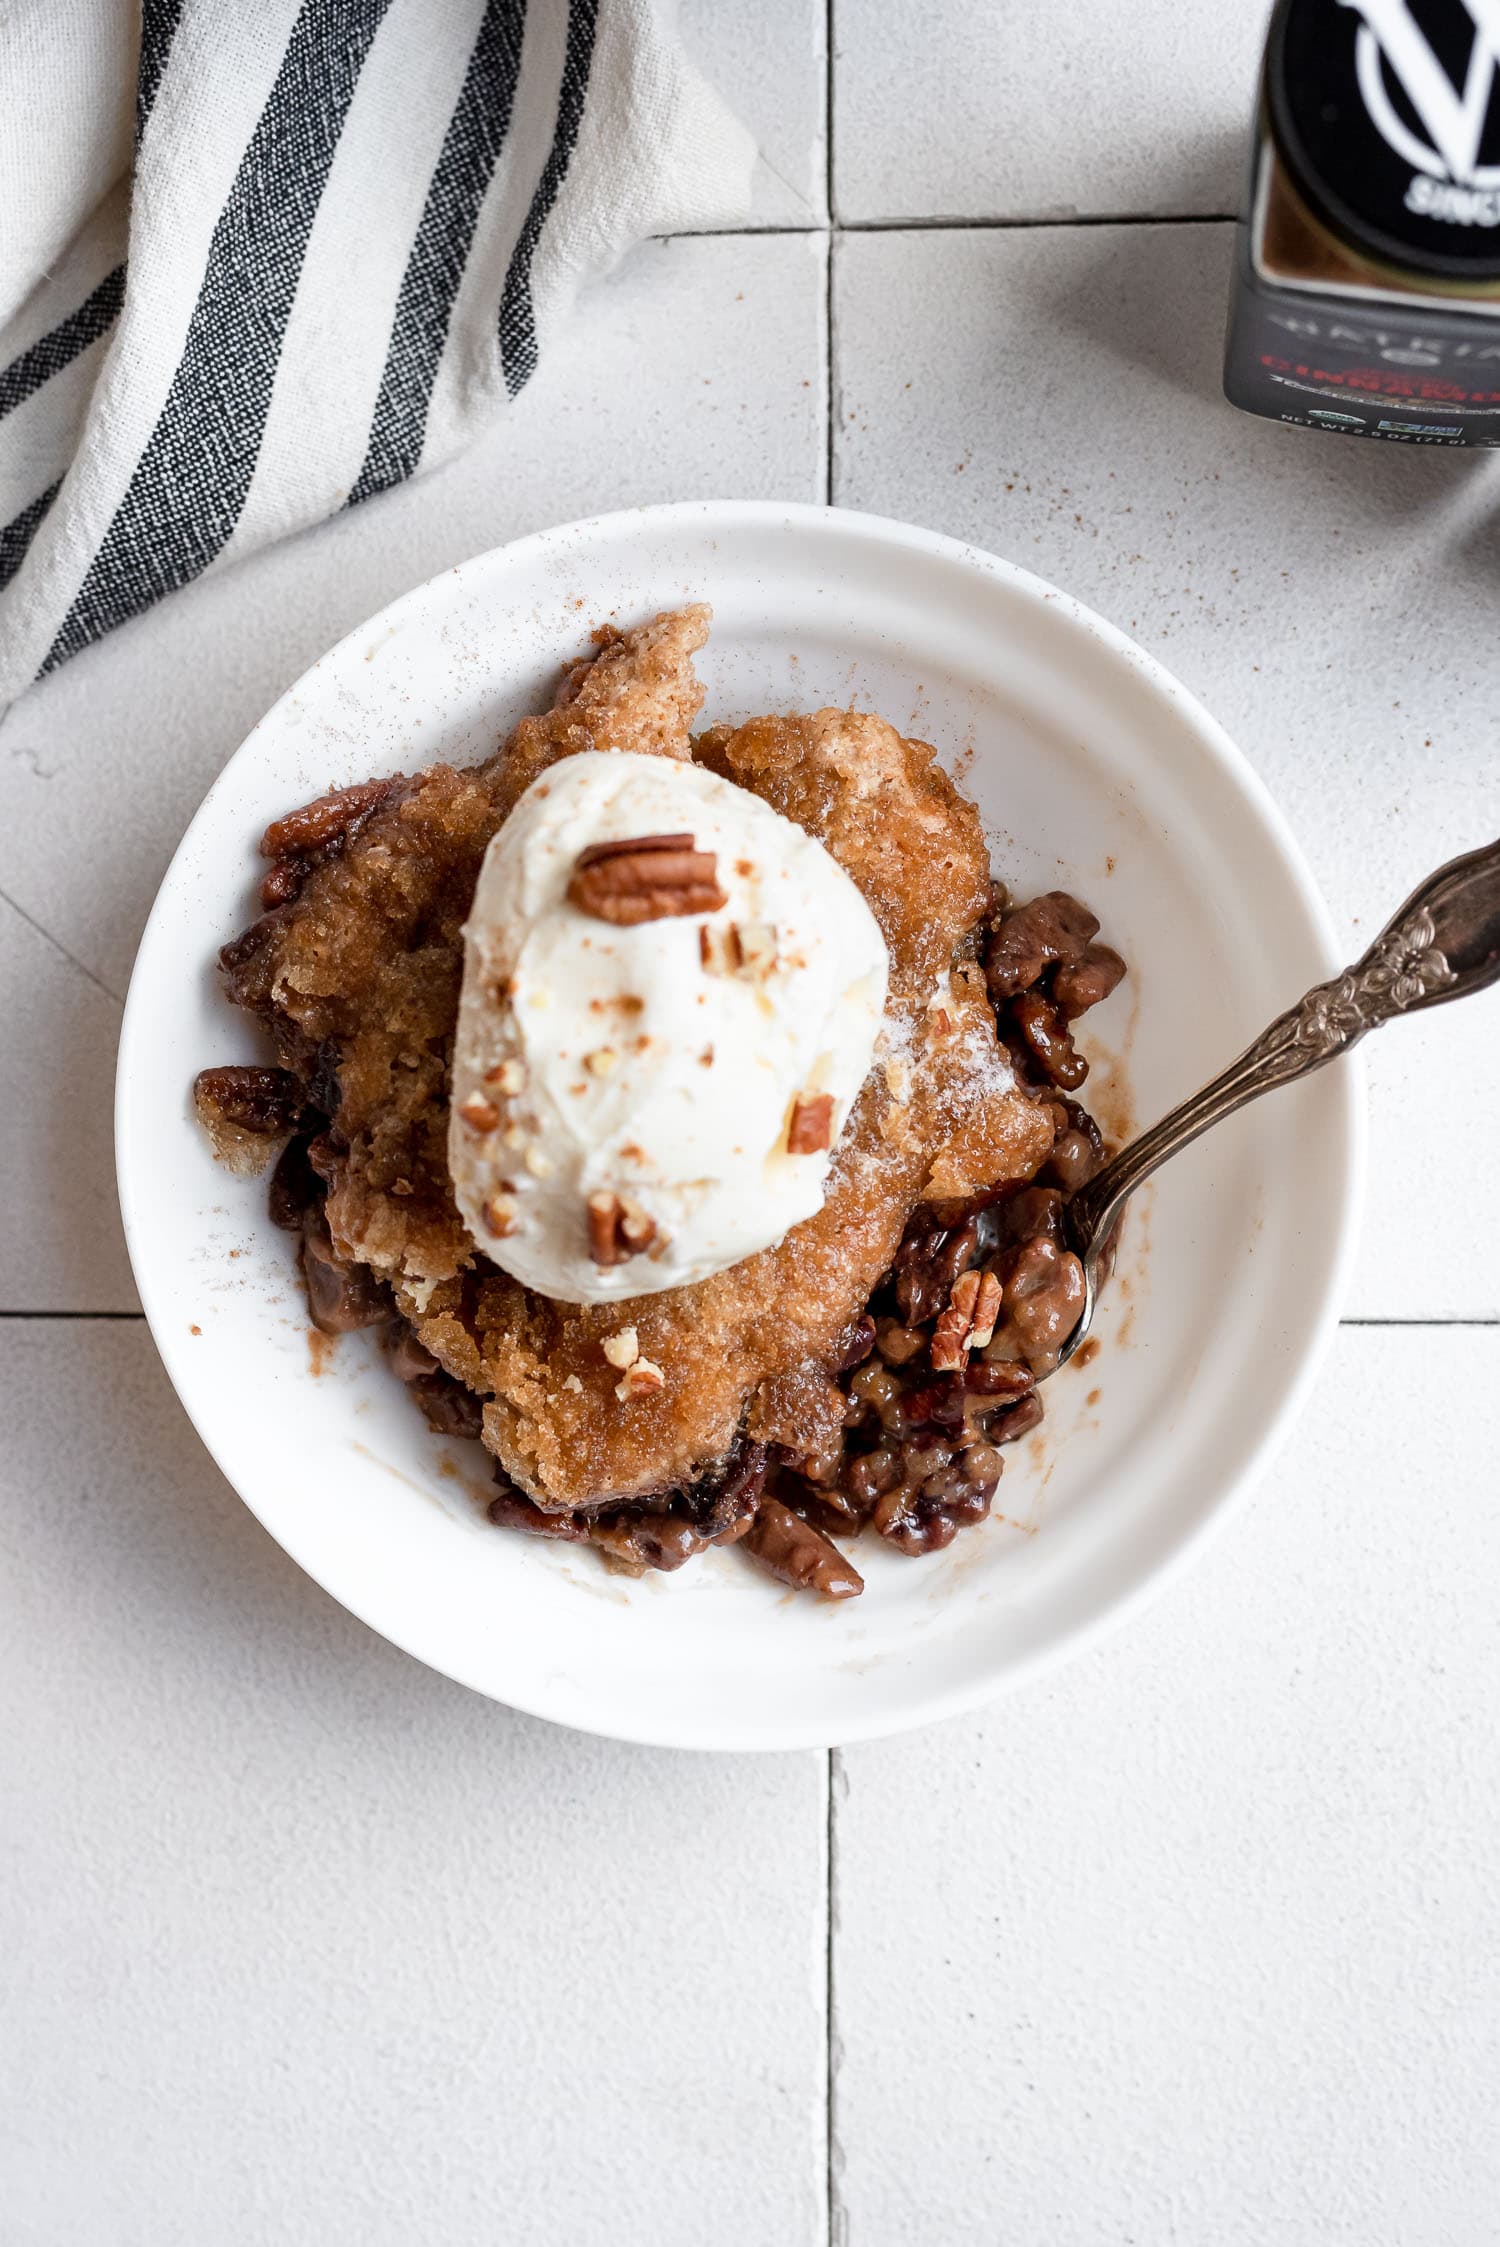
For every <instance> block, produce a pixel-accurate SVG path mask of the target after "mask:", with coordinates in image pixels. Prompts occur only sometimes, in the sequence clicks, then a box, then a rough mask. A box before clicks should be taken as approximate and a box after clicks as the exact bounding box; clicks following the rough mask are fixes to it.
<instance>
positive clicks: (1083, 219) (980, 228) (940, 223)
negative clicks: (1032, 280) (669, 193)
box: [651, 202, 1237, 242]
mask: <svg viewBox="0 0 1500 2247" xmlns="http://www.w3.org/2000/svg"><path fill="white" fill-rule="evenodd" d="M1236 223H1237V219H1236V214H1235V213H1234V212H1233V211H1079V212H1075V213H1074V214H1073V216H1071V217H1055V218H1029V217H1028V218H848V219H840V218H835V217H834V214H833V206H832V203H831V202H830V205H829V213H828V221H827V224H828V227H829V228H830V229H831V230H832V231H833V232H835V233H838V234H963V233H969V234H1026V233H1039V232H1044V231H1047V230H1051V231H1052V232H1055V233H1066V232H1068V231H1069V230H1071V229H1072V228H1075V227H1100V226H1234V225H1235V224H1236ZM823 231H824V226H823V224H822V223H820V222H818V221H812V222H810V223H809V224H808V225H806V226H793V225H790V224H787V225H775V226H772V225H767V226H682V227H676V228H674V229H673V230H672V231H671V232H670V233H667V234H656V235H653V236H652V237H651V239H652V240H653V241H656V242H742V241H757V240H760V239H762V238H763V237H764V238H772V239H774V238H775V237H776V236H778V235H779V236H786V235H797V234H821V233H822V232H823Z"/></svg>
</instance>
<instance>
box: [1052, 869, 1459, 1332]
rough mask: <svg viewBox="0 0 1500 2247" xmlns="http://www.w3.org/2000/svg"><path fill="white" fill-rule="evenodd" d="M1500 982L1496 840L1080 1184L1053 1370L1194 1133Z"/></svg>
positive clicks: (1068, 1220)
mask: <svg viewBox="0 0 1500 2247" xmlns="http://www.w3.org/2000/svg"><path fill="white" fill-rule="evenodd" d="M1497 981H1500V842H1496V843H1491V844H1489V845H1488V846H1487V847H1486V848H1485V849H1484V850H1476V851H1471V852H1470V853H1469V855H1468V857H1467V858H1455V859H1454V860H1453V861H1452V863H1451V864H1449V865H1447V866H1443V867H1440V868H1439V869H1438V871H1437V873H1435V874H1432V875H1430V876H1429V877H1428V879H1427V880H1426V881H1425V882H1423V884H1422V885H1421V887H1420V889H1416V890H1414V891H1413V892H1412V894H1411V896H1410V897H1409V898H1408V899H1407V901H1406V903H1405V904H1404V905H1403V906H1402V908H1401V910H1400V912H1399V913H1398V914H1397V915H1396V917H1395V919H1394V920H1393V921H1392V922H1391V923H1390V924H1389V926H1388V927H1386V928H1385V929H1383V930H1382V931H1381V933H1380V935H1379V936H1377V937H1376V939H1375V941H1374V943H1373V944H1372V945H1371V946H1370V949H1369V950H1368V952H1366V953H1365V954H1364V956H1363V958H1361V959H1359V960H1357V961H1356V962H1355V964H1354V966H1353V967H1350V968H1346V969H1345V970H1344V973H1343V974H1342V975H1339V976H1336V977H1335V978H1334V980H1333V981H1332V982H1331V983H1319V984H1317V985H1315V987H1314V988H1313V989H1312V990H1311V991H1309V992H1308V994H1307V996H1306V998H1304V999H1300V1000H1299V1001H1298V1002H1297V1004H1296V1006H1294V1007H1289V1008H1288V1009H1287V1012H1286V1013H1285V1014H1278V1015H1277V1017H1276V1020H1275V1021H1274V1022H1273V1023H1272V1024H1271V1026H1270V1028H1269V1029H1268V1030H1263V1031H1262V1032H1261V1035H1260V1036H1259V1037H1258V1038H1257V1039H1256V1041H1255V1043H1254V1045H1252V1046H1250V1047H1248V1048H1247V1049H1246V1051H1245V1052H1244V1053H1242V1054H1241V1055H1240V1057H1239V1059H1238V1061H1235V1062H1232V1063H1231V1064H1230V1066H1229V1067H1228V1068H1227V1069H1226V1070H1224V1072H1223V1073H1222V1075H1220V1076H1217V1077H1215V1078H1214V1080H1213V1082H1212V1083H1211V1084H1206V1085H1205V1086H1204V1087H1203V1089H1202V1091H1201V1092H1195V1093H1194V1094H1193V1095H1192V1097H1191V1098H1190V1099H1188V1100H1184V1101H1183V1102H1182V1103H1181V1104H1180V1106H1178V1107H1176V1108H1173V1109H1172V1111H1171V1112H1170V1114H1168V1115H1165V1116H1163V1117H1162V1120H1161V1122H1160V1123H1159V1124H1154V1125H1153V1126H1152V1128H1151V1129H1150V1131H1147V1132H1143V1133H1142V1135H1141V1137H1140V1138H1139V1139H1133V1140H1132V1141H1131V1143H1130V1145H1129V1146H1128V1147H1125V1148H1122V1149H1121V1151H1120V1153H1119V1154H1118V1155H1116V1156H1115V1157H1114V1158H1113V1160H1112V1161H1110V1162H1107V1163H1106V1164H1105V1166H1104V1168H1103V1169H1102V1170H1101V1171H1099V1172H1098V1173H1097V1175H1096V1176H1095V1177H1093V1178H1091V1179H1090V1180H1089V1182H1088V1184H1087V1185H1086V1186H1082V1187H1080V1188H1079V1190H1078V1192H1077V1193H1076V1194H1075V1195H1074V1196H1073V1198H1072V1200H1071V1201H1070V1202H1069V1203H1068V1204H1067V1206H1066V1209H1065V1212H1064V1225H1065V1228H1066V1232H1067V1245H1068V1246H1069V1248H1071V1249H1072V1250H1073V1252H1074V1254H1075V1255H1076V1256H1077V1257H1078V1259H1079V1261H1080V1262H1081V1263H1082V1265H1083V1277H1084V1287H1085V1292H1084V1299H1083V1311H1082V1314H1081V1315H1080V1317H1079V1320H1078V1324H1077V1325H1076V1326H1075V1327H1074V1329H1073V1332H1072V1333H1071V1335H1070V1336H1069V1337H1068V1340H1067V1342H1066V1343H1065V1345H1064V1347H1063V1350H1062V1352H1061V1355H1060V1356H1059V1358H1058V1361H1057V1362H1058V1364H1059V1365H1066V1364H1067V1362H1068V1360H1069V1358H1070V1357H1072V1355H1073V1353H1074V1351H1075V1350H1076V1349H1077V1348H1078V1346H1079V1344H1080V1343H1081V1342H1082V1341H1083V1339H1084V1337H1085V1335H1086V1334H1087V1333H1088V1331H1089V1328H1090V1326H1091V1325H1092V1324H1093V1318H1094V1312H1095V1309H1096V1307H1097V1304H1098V1290H1099V1281H1100V1267H1101V1264H1102V1261H1103V1259H1104V1256H1105V1253H1106V1251H1107V1250H1108V1248H1109V1245H1110V1241H1111V1238H1112V1236H1113V1234H1114V1230H1115V1227H1116V1226H1117V1225H1118V1224H1119V1222H1120V1213H1121V1211H1122V1210H1123V1208H1124V1206H1125V1203H1126V1202H1127V1201H1128V1200H1129V1198H1130V1196H1131V1195H1132V1194H1133V1193H1134V1192H1135V1190H1136V1188H1137V1186H1140V1185H1142V1184H1143V1183H1144V1182H1145V1180H1146V1179H1148V1178H1149V1177H1150V1176H1151V1175H1152V1173H1153V1171H1157V1170H1160V1168H1161V1166H1162V1164H1163V1163H1164V1162H1167V1161H1169V1160H1170V1158H1171V1157H1172V1156H1173V1155H1175V1154H1177V1153H1179V1152H1180V1151H1181V1149H1182V1148H1184V1147H1186V1146H1187V1145H1188V1144H1189V1143H1190V1142H1191V1141H1192V1140H1194V1139H1196V1138H1198V1137H1199V1136H1200V1134H1201V1133H1203V1132H1205V1131H1208V1130H1209V1129H1210V1128H1211V1127H1212V1126H1213V1125H1214V1124H1216V1123H1221V1122H1222V1121H1223V1119H1224V1118H1225V1117H1226V1116H1232V1115H1234V1114H1235V1112H1236V1111H1237V1110H1238V1109H1240V1108H1244V1107H1248V1105H1249V1103H1250V1102H1251V1101H1252V1100H1258V1099H1259V1098H1260V1096H1261V1094H1262V1093H1263V1092H1271V1091H1273V1090H1274V1089H1275V1087H1276V1086H1277V1085H1284V1084H1295V1083H1296V1081H1297V1080H1298V1078H1299V1077H1309V1076H1311V1075H1312V1072H1313V1071H1314V1069H1321V1068H1322V1067H1323V1066H1324V1064H1325V1063H1326V1062H1329V1061H1332V1060H1334V1059H1335V1058H1336V1057H1337V1055H1339V1054H1341V1053H1346V1052H1347V1051H1348V1049H1349V1048H1350V1046H1352V1045H1357V1044H1358V1042H1359V1040H1360V1039H1361V1038H1362V1037H1363V1036H1364V1034H1365V1032H1366V1031H1367V1030H1376V1029H1378V1028H1379V1027H1380V1025H1381V1023H1383V1022H1389V1021H1391V1020H1392V1018H1393V1017H1394V1016H1396V1015H1398V1014H1415V1013H1416V1011H1417V1010H1418V1008H1419V1007H1428V1006H1443V1005H1445V1004H1446V1002H1447V1001H1448V1000H1449V999H1463V998H1467V997H1468V995H1469V993H1470V992H1471V991H1483V990H1484V989H1485V988H1486V987H1487V986H1488V985H1489V984H1491V983H1495V982H1497Z"/></svg>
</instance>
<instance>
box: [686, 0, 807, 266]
mask: <svg viewBox="0 0 1500 2247" xmlns="http://www.w3.org/2000/svg"><path fill="white" fill-rule="evenodd" d="M679 22H680V24H681V29H682V38H683V43H684V45H685V46H686V48H687V50H688V53H689V54H690V55H691V56H692V58H693V60H694V62H695V63H696V64H697V65H698V68H699V69H700V70H701V71H702V72H703V74H704V76H705V77H706V78H708V79H709V80H710V81H711V82H712V84H713V85H715V86H716V87H717V88H718V90H719V92H720V93H721V94H722V95H723V96H724V99H725V100H726V101H727V102H728V103H729V105H730V107H731V108H732V109H733V110H734V112H735V114H736V115H737V116H738V117H739V119H740V120H741V122H742V123H743V124H746V125H748V126H749V128H750V130H751V132H752V133H753V134H754V135H755V145H756V147H757V149H758V150H759V152H760V161H759V163H758V164H757V166H756V169H755V179H754V182H753V185H754V194H755V203H754V210H753V213H752V216H751V221H750V223H751V225H752V226H810V225H812V226H816V225H819V224H822V223H823V222H825V221H826V219H827V217H828V159H827V147H826V141H825V137H824V125H825V121H826V118H827V114H828V100H827V74H826V65H827V24H828V10H827V0H757V5H756V6H755V7H753V8H745V7H737V6H734V5H732V4H731V5H726V4H725V0H680V10H679Z"/></svg>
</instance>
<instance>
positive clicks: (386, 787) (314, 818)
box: [260, 780, 395, 858]
mask: <svg viewBox="0 0 1500 2247" xmlns="http://www.w3.org/2000/svg"><path fill="white" fill-rule="evenodd" d="M394 786H395V782H394V781H392V780H362V781H360V782H359V783H358V785H357V786H355V787H353V788H330V789H329V791H328V793H327V795H326V796H319V797H317V798H316V800H315V801H314V802H312V803H310V804H303V805H302V806H301V807H300V808H299V809H298V810H296V811H289V812H288V813H287V814H286V816H285V818H284V819H273V820H272V822H271V824H270V826H269V827H268V828H267V829H266V831H265V833H264V834H263V835H262V836H261V839H260V849H261V856H262V857H263V858H286V857H289V856H291V855H293V854H298V855H300V854H301V853H302V852H303V851H309V850H318V849H320V848H321V847H322V845H323V844H325V843H331V842H332V841H334V839H335V838H336V837H338V836H346V835H347V834H348V832H349V830H350V828H351V827H352V826H353V825H354V823H355V821H356V820H365V819H368V818H369V816H370V813H371V812H372V811H376V810H378V809H379V807H380V805H381V804H383V803H384V801H385V799H386V797H387V796H388V795H389V794H390V793H391V790H392V788H393V787H394Z"/></svg>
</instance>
